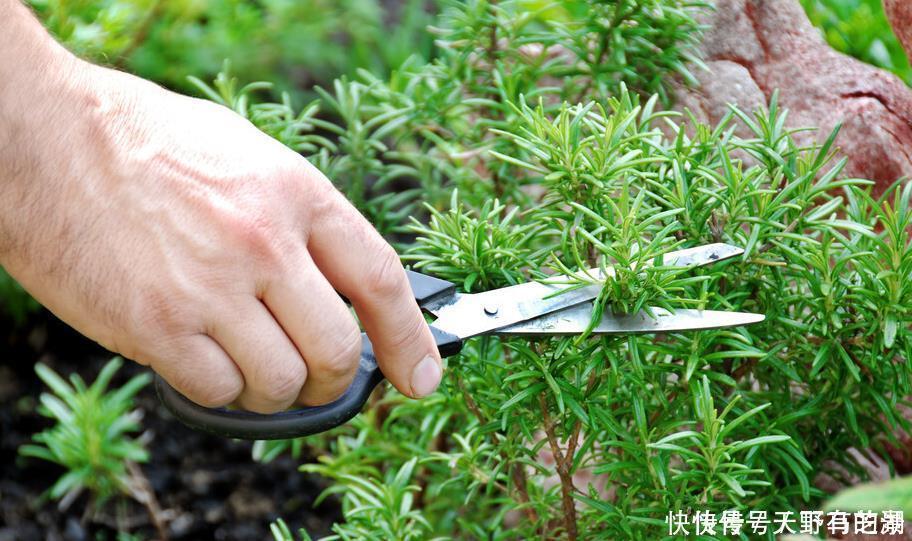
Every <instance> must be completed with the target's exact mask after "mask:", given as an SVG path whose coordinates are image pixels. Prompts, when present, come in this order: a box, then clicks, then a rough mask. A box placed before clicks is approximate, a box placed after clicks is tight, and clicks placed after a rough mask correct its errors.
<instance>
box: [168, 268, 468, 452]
mask: <svg viewBox="0 0 912 541" xmlns="http://www.w3.org/2000/svg"><path fill="white" fill-rule="evenodd" d="M407 273H408V275H409V283H410V284H411V285H412V290H413V291H414V292H415V298H416V299H417V300H418V302H419V304H423V303H424V302H426V301H428V300H430V299H431V298H435V297H437V296H439V295H443V294H449V293H452V292H453V291H454V289H453V284H451V283H449V282H445V281H443V280H439V279H437V278H433V277H430V276H425V275H423V274H419V273H417V272H412V271H407ZM430 329H431V333H432V334H433V335H434V339H435V340H436V342H437V348H438V349H439V350H440V354H441V355H443V356H450V355H455V354H456V353H459V350H460V349H461V348H462V341H461V340H460V339H459V338H458V337H457V336H454V335H452V334H449V333H446V332H443V331H441V330H439V329H437V328H435V327H434V326H431V327H430ZM361 344H362V345H361V361H360V363H359V365H358V371H357V372H356V373H355V379H354V380H353V381H352V383H351V385H350V386H349V387H348V389H347V390H346V391H345V393H343V394H342V396H340V397H339V398H337V399H336V400H335V401H334V402H330V403H329V404H325V405H323V406H313V407H305V408H299V409H295V410H290V411H283V412H280V413H272V414H262V413H253V412H249V411H241V410H230V409H227V408H206V407H203V406H200V405H199V404H197V403H195V402H193V401H192V400H190V399H189V398H187V397H186V396H184V395H182V394H181V393H180V392H178V391H177V390H176V389H175V388H174V387H171V386H170V385H169V384H168V383H167V382H166V381H165V380H164V379H162V378H161V376H158V375H156V376H155V390H156V392H157V393H158V397H159V399H160V400H161V401H162V403H163V404H164V405H165V407H166V408H168V410H170V411H171V413H173V414H174V416H175V417H177V419H178V420H180V421H181V422H182V423H184V424H185V425H187V426H189V427H191V428H193V429H196V430H200V431H203V432H208V433H210V434H215V435H218V436H224V437H228V438H239V439H245V440H278V439H287V438H297V437H301V436H309V435H311V434H316V433H318V432H325V431H327V430H329V429H330V428H334V427H337V426H339V425H341V424H344V423H345V422H347V421H349V420H350V419H351V418H352V417H354V416H355V415H357V414H358V413H359V412H360V411H361V409H362V408H363V407H364V404H365V403H366V402H367V399H368V397H370V394H371V391H373V390H374V387H376V386H377V384H378V383H380V382H381V381H383V379H384V377H383V372H381V371H380V367H379V366H378V365H377V359H376V358H375V357H374V348H373V345H372V344H371V342H370V339H368V337H367V334H363V333H362V335H361Z"/></svg>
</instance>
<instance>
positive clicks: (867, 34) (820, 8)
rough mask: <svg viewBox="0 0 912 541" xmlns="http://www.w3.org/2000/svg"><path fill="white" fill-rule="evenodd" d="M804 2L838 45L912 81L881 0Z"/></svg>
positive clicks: (842, 49) (858, 56)
mask: <svg viewBox="0 0 912 541" xmlns="http://www.w3.org/2000/svg"><path fill="white" fill-rule="evenodd" d="M801 5H802V6H804V9H805V11H807V14H808V17H809V18H810V19H811V22H813V23H814V25H815V26H818V27H820V29H821V30H822V31H823V35H824V37H825V38H826V40H827V43H829V44H830V45H831V46H832V47H833V48H834V49H836V50H837V51H841V52H843V53H846V54H848V55H851V56H854V57H856V58H859V59H861V60H864V61H865V62H867V63H869V64H873V65H875V66H879V67H881V68H884V69H886V70H890V71H892V72H894V73H896V74H897V75H899V76H900V77H901V78H902V79H903V80H904V81H906V83H912V68H910V67H909V59H908V58H907V57H906V52H905V51H904V50H903V48H902V45H900V43H899V40H898V39H896V36H895V35H894V34H893V28H892V27H891V26H890V23H889V21H888V20H887V17H886V15H884V11H883V4H881V0H801Z"/></svg>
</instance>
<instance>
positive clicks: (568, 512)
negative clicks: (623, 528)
mask: <svg viewBox="0 0 912 541" xmlns="http://www.w3.org/2000/svg"><path fill="white" fill-rule="evenodd" d="M538 403H539V406H541V413H542V420H543V421H544V424H545V435H546V436H547V437H548V444H549V445H550V446H551V453H552V454H554V463H555V467H556V469H557V476H558V477H559V478H560V482H561V503H562V506H563V511H564V529H565V530H566V531H567V539H570V540H571V541H576V539H578V538H579V532H578V531H577V527H576V502H574V501H573V492H574V491H575V490H576V488H575V487H574V486H573V474H572V473H570V469H571V468H570V465H571V464H572V463H573V457H571V456H569V455H565V454H564V453H562V452H561V449H560V444H559V443H558V441H557V436H555V434H554V424H553V423H552V422H551V414H550V413H548V404H547V403H546V402H545V395H544V394H539V395H538Z"/></svg>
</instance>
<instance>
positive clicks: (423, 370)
mask: <svg viewBox="0 0 912 541" xmlns="http://www.w3.org/2000/svg"><path fill="white" fill-rule="evenodd" d="M440 375H441V374H440V365H439V364H437V361H436V360H435V359H434V358H433V357H431V356H430V355H428V356H427V357H425V358H424V359H421V362H420V363H418V365H417V366H415V369H414V370H412V393H414V395H415V398H421V397H422V396H427V395H429V394H431V393H433V392H434V389H436V388H437V386H438V385H440Z"/></svg>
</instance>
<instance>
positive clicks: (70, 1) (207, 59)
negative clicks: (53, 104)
mask: <svg viewBox="0 0 912 541" xmlns="http://www.w3.org/2000/svg"><path fill="white" fill-rule="evenodd" d="M30 3H31V4H32V6H33V8H35V10H36V11H37V13H38V15H39V16H40V17H41V18H42V19H43V21H44V23H45V24H46V25H47V27H48V29H49V30H50V31H51V32H52V33H53V34H54V35H55V36H57V37H58V39H60V40H62V41H63V42H64V43H65V44H66V45H67V46H68V47H69V48H71V49H72V50H74V51H75V52H77V53H78V54H81V55H84V56H87V57H89V58H92V59H95V60H99V61H102V62H107V63H111V64H114V65H116V66H119V67H123V68H126V69H128V70H129V71H131V72H133V73H136V74H138V75H141V76H143V77H147V78H151V79H153V80H155V81H158V82H161V83H164V84H166V85H168V86H172V87H177V88H182V89H188V87H187V85H186V77H187V76H188V75H198V76H201V77H205V78H207V79H208V78H209V77H212V76H214V75H215V74H216V73H217V72H218V70H219V67H220V66H221V64H222V61H223V60H224V59H226V58H227V59H230V60H231V61H232V62H233V64H234V66H235V69H236V70H237V71H238V72H239V73H241V74H243V76H244V77H245V78H248V79H268V80H272V81H274V82H276V83H277V85H278V86H279V87H280V88H282V89H283V90H295V89H298V88H305V87H309V86H310V85H312V84H314V83H315V82H322V81H327V80H330V79H331V78H332V77H335V76H338V75H339V74H341V73H353V72H354V70H355V69H357V68H362V67H363V68H369V69H371V70H372V71H375V72H380V73H383V72H385V71H387V70H388V69H389V67H390V66H398V65H399V64H401V63H402V62H403V61H404V60H405V59H406V58H407V57H408V56H410V55H412V54H419V55H422V56H424V57H425V58H428V57H429V56H430V55H431V54H432V52H431V40H430V39H429V38H428V37H427V36H426V35H424V33H423V28H424V27H425V26H426V25H427V24H428V22H429V20H430V14H429V13H428V12H427V11H426V8H425V2H423V1H421V0H408V1H406V2H404V3H403V4H402V5H401V6H399V8H398V9H397V10H394V12H393V13H386V12H385V11H386V10H385V8H384V2H382V1H381V0H344V1H341V2H340V1H331V0H306V1H301V0H266V1H263V2H248V1H244V0H127V1H123V0H30ZM390 20H392V21H393V22H392V23H388V21H390Z"/></svg>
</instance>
